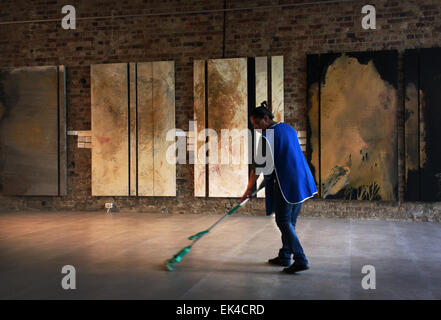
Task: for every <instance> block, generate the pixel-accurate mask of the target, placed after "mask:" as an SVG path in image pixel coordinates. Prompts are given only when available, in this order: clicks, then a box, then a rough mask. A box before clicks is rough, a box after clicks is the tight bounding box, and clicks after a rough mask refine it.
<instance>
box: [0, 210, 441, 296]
mask: <svg viewBox="0 0 441 320" xmlns="http://www.w3.org/2000/svg"><path fill="white" fill-rule="evenodd" d="M220 217H221V215H190V214H189V215H171V214H147V213H114V214H105V213H98V212H97V213H81V212H77V213H39V212H29V213H25V212H21V213H3V214H0V298H1V299H441V268H440V267H441V224H437V223H414V222H395V221H366V220H365V221H363V220H352V219H325V218H305V217H300V218H299V221H298V227H297V229H298V234H299V236H300V239H301V240H302V243H303V246H304V249H305V252H306V253H307V255H308V258H309V261H310V264H311V269H310V270H308V271H306V272H303V273H300V274H298V275H287V274H284V273H282V272H281V269H282V268H279V267H273V266H270V265H268V264H266V263H265V262H266V260H267V259H268V258H272V257H274V256H275V254H276V253H277V251H278V248H279V247H280V233H279V231H278V229H277V226H276V225H275V221H274V218H273V217H261V216H244V215H236V216H232V217H229V218H228V219H227V220H225V221H224V222H223V223H222V224H220V225H219V226H218V227H217V228H216V229H214V230H213V232H212V233H210V234H207V235H206V236H205V237H204V238H203V239H202V240H201V241H200V242H199V243H197V245H195V247H194V248H193V249H192V250H191V251H190V253H189V254H188V255H187V256H186V257H185V258H184V259H183V260H182V261H181V262H180V263H179V264H177V267H176V269H175V271H173V272H168V271H166V270H165V265H164V261H165V260H166V259H168V258H170V257H172V256H173V255H174V254H175V253H176V252H177V251H179V250H180V249H181V248H182V247H184V246H186V245H188V244H189V243H190V241H188V240H187V239H186V238H187V237H188V236H190V235H192V234H194V233H197V232H199V231H202V230H204V229H206V228H207V227H209V226H210V225H211V224H212V223H214V222H215V221H216V220H217V219H219V218H220ZM65 265H72V266H73V267H75V270H76V274H75V276H76V289H74V290H64V289H63V288H62V286H61V283H62V279H63V277H65V276H66V274H62V273H61V270H62V267H63V266H65ZM365 265H372V266H374V267H375V277H376V281H375V285H376V288H375V289H374V290H364V289H363V288H362V285H361V283H362V278H363V277H364V276H365V274H362V268H363V266H365ZM371 275H372V273H371Z"/></svg>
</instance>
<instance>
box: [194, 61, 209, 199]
mask: <svg viewBox="0 0 441 320" xmlns="http://www.w3.org/2000/svg"><path fill="white" fill-rule="evenodd" d="M205 71H206V70H205V61H204V60H197V61H195V62H194V65H193V77H194V78H193V92H194V121H196V127H195V132H194V134H193V147H194V159H195V164H194V195H195V197H205V195H206V187H205V174H206V170H205V167H206V163H205V153H204V157H203V159H201V157H198V151H199V150H201V148H204V145H205V141H199V139H198V135H199V133H200V132H202V131H203V130H204V129H205Z"/></svg>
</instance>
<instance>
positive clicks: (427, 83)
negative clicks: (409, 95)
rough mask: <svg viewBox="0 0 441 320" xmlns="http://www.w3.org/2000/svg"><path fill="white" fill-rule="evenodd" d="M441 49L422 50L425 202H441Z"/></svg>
mask: <svg viewBox="0 0 441 320" xmlns="http://www.w3.org/2000/svg"><path fill="white" fill-rule="evenodd" d="M440 57H441V48H430V49H422V50H421V52H420V72H421V73H420V74H421V77H420V88H421V93H420V130H419V133H420V174H421V180H420V182H421V184H420V186H421V191H420V199H421V201H430V202H434V201H437V202H439V201H441V148H440V141H441V128H440V124H441V61H440Z"/></svg>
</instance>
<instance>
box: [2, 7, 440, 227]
mask: <svg viewBox="0 0 441 320" xmlns="http://www.w3.org/2000/svg"><path fill="white" fill-rule="evenodd" d="M302 2H303V3H304V4H305V3H307V4H306V5H302V6H289V7H288V6H281V7H276V8H274V7H272V8H266V9H250V10H241V11H227V13H226V14H225V17H224V13H223V12H221V11H219V9H223V8H224V5H225V4H224V1H222V0H220V1H219V0H216V1H215V0H196V1H189V0H182V1H179V0H169V1H166V0H162V1H153V0H143V1H142V0H130V1H129V0H126V1H116V0H108V1H96V0H88V1H85V0H84V1H78V0H76V1H57V0H45V1H40V0H37V1H32V2H30V1H24V0H14V1H10V0H4V1H2V5H1V9H0V21H12V20H37V19H58V21H53V22H45V23H20V24H4V25H0V52H1V54H0V67H12V66H16V67H19V66H37V65H66V66H67V68H68V73H67V82H68V108H69V109H68V130H90V68H89V66H90V64H95V63H113V62H137V61H140V62H141V61H158V60H174V61H175V63H176V125H177V127H178V128H181V129H183V130H188V121H189V120H191V119H192V117H193V75H192V67H193V60H195V59H209V58H222V57H223V55H224V57H225V58H230V57H244V56H266V55H283V56H284V60H285V70H284V72H285V121H286V122H287V123H289V124H291V125H292V126H293V127H294V128H295V129H297V130H305V126H306V117H305V110H306V103H305V102H306V55H307V54H313V53H326V52H343V51H366V50H390V49H397V50H399V52H400V57H401V58H402V53H403V52H404V50H405V49H408V48H418V47H432V46H441V15H440V13H441V1H439V0H421V1H415V0H414V1H412V0H403V1H398V0H392V1H386V0H375V1H373V0H369V1H350V2H347V1H346V2H340V3H334V2H332V1H331V2H329V3H326V4H311V2H314V1H313V0H309V1H295V0H289V1H288V0H286V1H274V0H273V1H270V0H269V1H263V0H262V1H257V0H254V1H251V0H250V1H233V0H227V1H226V7H227V8H228V9H233V8H251V7H256V6H272V5H276V4H279V3H280V4H287V3H298V4H300V3H302ZM320 2H322V1H320ZM65 4H71V5H74V6H75V8H76V10H77V17H78V18H82V17H93V16H108V18H106V19H87V20H79V21H77V29H76V30H63V29H62V28H61V23H60V19H61V17H62V14H61V7H62V6H63V5H65ZM365 4H373V5H375V7H376V9H377V30H369V31H368V30H363V29H362V28H361V19H362V14H361V7H362V6H363V5H365ZM200 10H210V11H211V12H209V13H190V14H188V13H184V14H182V12H185V11H200ZM139 13H144V14H145V13H179V14H169V15H161V16H149V17H138V18H118V17H115V16H118V15H128V14H139ZM112 16H114V18H111V17H112ZM224 21H225V32H224ZM224 34H225V38H224ZM401 58H400V64H399V65H400V68H401V69H402V59H401ZM367 90H368V88H367ZM402 95H403V90H402V76H401V77H400V85H399V96H400V100H399V111H400V112H399V129H398V137H399V138H398V143H399V201H396V202H387V201H381V202H367V201H339V200H308V201H307V202H305V204H304V207H303V208H304V209H303V214H304V215H310V216H337V217H357V218H387V219H411V220H424V221H427V220H429V221H440V220H441V203H426V204H425V203H406V202H403V191H404V190H403V188H404V162H403V160H404V140H403V138H404V118H403V114H404V112H403V111H404V110H403V98H402ZM76 139H77V138H76V137H75V136H68V151H69V156H68V183H69V189H68V190H69V195H68V196H66V197H1V196H0V210H104V209H103V205H104V202H105V201H109V200H114V201H116V203H117V205H118V206H119V207H120V208H121V209H123V210H134V211H143V212H148V211H160V212H178V213H214V212H217V213H223V212H225V210H226V209H227V208H231V206H232V205H234V204H235V203H236V201H237V199H199V198H194V197H193V167H192V165H178V166H177V197H176V198H163V197H157V198H151V197H147V198H136V197H135V198H133V197H91V151H90V149H78V148H77V141H76ZM263 211H264V202H263V200H262V199H259V200H253V201H252V202H251V203H250V204H249V205H247V206H246V207H244V208H243V209H241V212H242V213H250V214H255V213H256V214H263Z"/></svg>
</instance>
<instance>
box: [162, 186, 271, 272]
mask: <svg viewBox="0 0 441 320" xmlns="http://www.w3.org/2000/svg"><path fill="white" fill-rule="evenodd" d="M263 188H264V184H263V183H262V185H261V186H260V187H259V189H257V190H256V191H254V192H253V193H252V194H251V196H250V197H248V198H246V199H245V200H244V201H242V202H241V203H239V204H238V205H236V206H235V207H234V208H233V209H231V210H230V211H228V212H227V213H226V214H225V215H224V216H223V217H222V218H220V219H219V220H218V221H217V222H216V223H214V224H213V225H212V226H211V227H210V228H208V229H207V230H204V231H201V232H198V233H196V234H195V235H192V236H191V237H189V238H188V240H193V242H192V244H191V245H189V246H186V247H185V248H183V249H182V250H181V251H179V252H178V253H177V254H175V255H174V256H173V258H171V259H168V260H167V261H166V267H167V270H168V271H173V269H174V266H175V264H177V263H179V262H180V261H181V260H182V258H183V257H184V256H185V255H186V254H187V253H188V252H190V250H191V248H192V247H193V246H194V245H195V244H196V242H198V241H199V240H201V238H202V237H203V236H205V235H206V234H207V233H209V232H210V231H211V230H213V228H214V227H216V226H217V225H218V224H219V223H221V222H222V221H223V220H224V219H225V218H227V217H228V216H231V215H232V214H233V213H234V212H235V211H237V210H238V209H239V208H240V207H242V206H243V205H244V204H245V203H247V202H248V200H250V198H252V197H254V196H255V195H256V194H257V193H258V192H259V191H260V190H261V189H263Z"/></svg>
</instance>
